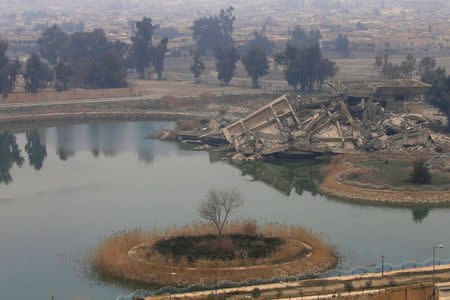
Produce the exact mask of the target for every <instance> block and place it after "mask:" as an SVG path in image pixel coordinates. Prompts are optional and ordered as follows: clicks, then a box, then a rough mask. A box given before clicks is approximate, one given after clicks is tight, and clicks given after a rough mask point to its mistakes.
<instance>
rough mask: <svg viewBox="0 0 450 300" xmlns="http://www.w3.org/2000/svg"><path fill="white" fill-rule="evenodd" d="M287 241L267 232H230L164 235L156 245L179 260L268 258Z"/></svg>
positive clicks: (160, 251)
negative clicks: (258, 233)
mask: <svg viewBox="0 0 450 300" xmlns="http://www.w3.org/2000/svg"><path fill="white" fill-rule="evenodd" d="M283 244H284V241H282V240H281V239H280V238H276V237H264V236H263V235H245V234H230V235H226V236H222V237H220V236H218V235H212V234H209V235H203V236H189V237H185V236H179V237H173V238H169V239H162V240H159V241H157V242H156V243H155V244H154V245H153V249H154V250H156V251H158V252H159V253H160V254H162V255H164V256H166V257H172V258H173V259H175V260H176V261H180V260H182V259H186V260H187V261H188V262H195V261H197V260H199V259H202V258H204V259H211V260H214V259H220V260H233V259H235V258H251V259H257V258H264V257H267V256H269V255H271V254H273V253H274V252H275V251H277V249H278V248H279V247H280V246H281V245H283Z"/></svg>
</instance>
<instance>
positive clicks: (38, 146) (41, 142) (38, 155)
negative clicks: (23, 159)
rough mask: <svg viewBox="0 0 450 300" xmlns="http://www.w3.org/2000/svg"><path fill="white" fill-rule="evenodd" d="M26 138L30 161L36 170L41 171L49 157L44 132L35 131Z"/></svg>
mask: <svg viewBox="0 0 450 300" xmlns="http://www.w3.org/2000/svg"><path fill="white" fill-rule="evenodd" d="M26 137H27V144H26V145H25V152H27V154H28V161H29V163H30V165H31V166H32V167H33V168H34V169H35V170H37V171H39V170H40V169H41V168H42V165H43V163H44V159H45V158H46V157H47V147H46V146H45V136H44V135H43V134H42V132H38V131H33V132H28V133H27V134H26Z"/></svg>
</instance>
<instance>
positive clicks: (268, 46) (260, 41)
mask: <svg viewBox="0 0 450 300" xmlns="http://www.w3.org/2000/svg"><path fill="white" fill-rule="evenodd" d="M265 33H266V27H265V26H263V28H262V29H261V31H258V30H255V31H253V36H254V38H253V39H252V40H250V41H249V43H248V45H247V48H248V49H252V48H253V47H258V48H259V49H261V50H262V51H263V52H264V53H265V54H266V55H268V56H271V55H272V54H273V47H274V43H273V42H272V41H271V40H269V39H268V38H267V36H266V35H265Z"/></svg>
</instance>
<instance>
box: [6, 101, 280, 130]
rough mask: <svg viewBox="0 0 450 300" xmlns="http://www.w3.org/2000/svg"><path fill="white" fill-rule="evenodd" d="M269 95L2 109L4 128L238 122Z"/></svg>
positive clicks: (26, 106) (62, 104)
mask: <svg viewBox="0 0 450 300" xmlns="http://www.w3.org/2000/svg"><path fill="white" fill-rule="evenodd" d="M271 97H272V96H268V95H237V96H232V95H226V96H215V95H213V94H209V93H204V94H202V95H199V96H198V97H192V98H177V97H173V96H164V97H162V98H161V99H133V100H114V101H113V100H108V101H103V100H104V99H98V101H94V102H84V103H83V102H76V101H75V102H74V103H71V102H70V101H67V102H64V103H58V104H50V103H32V104H29V105H28V104H27V105H21V106H14V105H12V106H1V107H0V124H5V125H7V124H10V123H26V122H41V121H58V120H81V121H85V120H97V119H99V120H106V119H108V120H177V119H183V118H211V117H215V116H217V115H219V113H220V114H222V115H225V116H226V117H227V118H230V119H233V120H234V119H237V118H240V117H241V116H243V115H245V114H247V113H248V112H249V111H251V110H253V109H255V107H258V106H260V105H261V104H262V103H265V102H267V99H270V98H271Z"/></svg>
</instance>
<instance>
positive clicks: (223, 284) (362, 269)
mask: <svg viewBox="0 0 450 300" xmlns="http://www.w3.org/2000/svg"><path fill="white" fill-rule="evenodd" d="M435 263H436V265H437V266H439V265H444V264H450V258H447V259H439V258H436V262H435ZM432 265H433V259H432V258H429V259H427V260H426V261H423V262H418V261H406V262H404V263H402V264H398V265H394V264H383V265H381V264H380V265H377V266H370V267H366V266H358V267H355V268H353V269H350V270H340V269H333V270H329V271H327V272H325V273H322V274H314V273H305V274H301V275H297V276H275V277H272V278H268V279H262V278H248V279H247V280H244V281H242V282H233V281H228V280H225V281H220V282H218V283H216V284H210V285H208V284H192V285H190V286H187V287H183V288H177V287H172V286H165V287H162V288H160V289H158V290H154V291H148V290H142V289H141V290H136V291H134V292H132V293H130V294H128V295H119V296H117V298H116V300H133V298H136V297H139V298H146V297H153V296H161V295H166V294H172V295H173V294H184V293H190V292H199V291H214V290H217V289H226V288H239V287H246V286H253V285H263V284H273V283H287V282H296V281H300V280H305V279H317V278H329V277H341V276H351V275H363V274H368V273H380V272H381V271H382V269H383V270H384V272H389V271H396V270H405V269H412V268H422V267H430V266H432Z"/></svg>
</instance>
